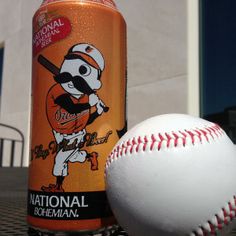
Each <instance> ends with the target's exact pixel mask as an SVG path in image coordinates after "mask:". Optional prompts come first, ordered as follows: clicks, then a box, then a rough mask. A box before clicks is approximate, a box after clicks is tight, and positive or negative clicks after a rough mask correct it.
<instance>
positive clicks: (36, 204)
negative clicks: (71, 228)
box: [28, 190, 112, 220]
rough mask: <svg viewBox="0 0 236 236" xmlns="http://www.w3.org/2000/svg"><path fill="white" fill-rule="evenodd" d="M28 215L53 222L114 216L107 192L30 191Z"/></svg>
mask: <svg viewBox="0 0 236 236" xmlns="http://www.w3.org/2000/svg"><path fill="white" fill-rule="evenodd" d="M28 215H30V216H33V217H37V218H43V219H52V220H87V219H96V218H106V217H110V216H112V212H111V210H110V207H109V205H108V201H107V196H106V192H105V191H101V192H84V193H82V192H81V193H68V192H67V193H53V194H52V193H45V192H38V191H31V190H29V191H28Z"/></svg>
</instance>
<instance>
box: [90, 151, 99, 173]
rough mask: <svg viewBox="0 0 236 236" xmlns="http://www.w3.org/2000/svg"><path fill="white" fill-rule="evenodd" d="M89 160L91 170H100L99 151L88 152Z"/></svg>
mask: <svg viewBox="0 0 236 236" xmlns="http://www.w3.org/2000/svg"><path fill="white" fill-rule="evenodd" d="M88 161H89V162H91V170H93V171H95V170H98V153H97V152H92V153H90V154H88Z"/></svg>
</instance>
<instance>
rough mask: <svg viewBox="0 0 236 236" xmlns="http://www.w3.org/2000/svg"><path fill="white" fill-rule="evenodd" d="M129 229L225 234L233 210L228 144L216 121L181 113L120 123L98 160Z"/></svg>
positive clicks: (162, 234) (235, 163) (156, 235)
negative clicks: (126, 127)
mask: <svg viewBox="0 0 236 236" xmlns="http://www.w3.org/2000/svg"><path fill="white" fill-rule="evenodd" d="M105 181H106V189H107V195H108V199H109V201H110V204H111V207H112V209H113V212H114V214H115V216H116V218H117V220H118V222H119V224H120V225H121V226H122V227H123V228H124V229H125V230H126V231H127V233H128V234H129V236H145V235H147V236H174V235H181V236H183V235H191V236H200V235H201V236H205V235H227V233H228V232H229V231H230V229H231V227H232V226H233V225H234V223H233V221H234V220H233V219H234V218H235V214H236V149H235V146H234V144H233V143H232V142H231V140H230V139H229V138H228V136H227V135H226V134H225V132H224V131H223V130H222V129H221V128H220V127H219V126H218V125H216V124H214V123H211V122H208V121H206V120H203V119H200V118H196V117H192V116H189V115H182V114H167V115H161V116H157V117H153V118H150V119H148V120H146V121H144V122H142V123H140V124H138V125H137V126H135V127H134V128H132V129H131V130H130V131H128V132H127V133H126V134H125V135H124V136H123V137H122V138H121V140H120V141H119V142H118V143H117V144H116V146H115V147H114V149H113V151H112V152H111V154H110V156H109V158H108V160H107V163H106V168H105Z"/></svg>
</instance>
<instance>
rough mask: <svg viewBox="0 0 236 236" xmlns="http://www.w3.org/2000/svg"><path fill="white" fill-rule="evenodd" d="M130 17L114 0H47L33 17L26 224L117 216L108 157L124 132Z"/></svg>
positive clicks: (77, 226) (99, 221)
mask: <svg viewBox="0 0 236 236" xmlns="http://www.w3.org/2000/svg"><path fill="white" fill-rule="evenodd" d="M126 54H127V50H126V23H125V20H124V18H123V17H122V15H121V13H120V12H119V11H118V9H117V7H116V5H115V3H114V2H113V1H112V0H47V1H44V2H43V3H42V5H41V6H40V8H39V9H38V10H37V12H36V13H35V15H34V18H33V62H32V115H31V135H30V137H31V139H30V146H31V150H30V151H31V153H30V164H29V188H28V217H27V219H28V223H29V225H30V226H31V227H34V228H37V229H43V230H47V231H49V232H50V231H54V232H84V231H86V232H97V231H99V230H101V229H104V228H106V227H109V226H111V225H113V224H114V223H115V219H114V217H113V215H112V212H111V210H110V208H109V204H108V201H107V197H106V193H105V183H104V168H105V163H106V158H107V156H108V155H109V153H110V151H111V150H112V148H113V146H114V145H115V144H116V142H117V141H118V140H119V138H120V137H121V136H122V135H123V134H124V133H125V132H126V127H127V126H126V124H127V122H126V64H127V62H126Z"/></svg>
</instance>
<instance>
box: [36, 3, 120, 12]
mask: <svg viewBox="0 0 236 236" xmlns="http://www.w3.org/2000/svg"><path fill="white" fill-rule="evenodd" d="M63 1H64V3H65V2H77V3H78V4H84V3H91V4H96V5H100V6H104V7H108V8H110V9H113V10H115V11H118V12H119V10H118V8H117V5H116V4H115V2H114V1H112V2H113V4H114V5H113V4H108V2H107V4H106V3H104V2H103V3H102V2H99V1H95V0H51V1H49V2H47V0H44V1H43V3H42V4H41V5H40V8H41V7H45V6H48V5H52V4H55V3H62V2H63Z"/></svg>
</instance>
